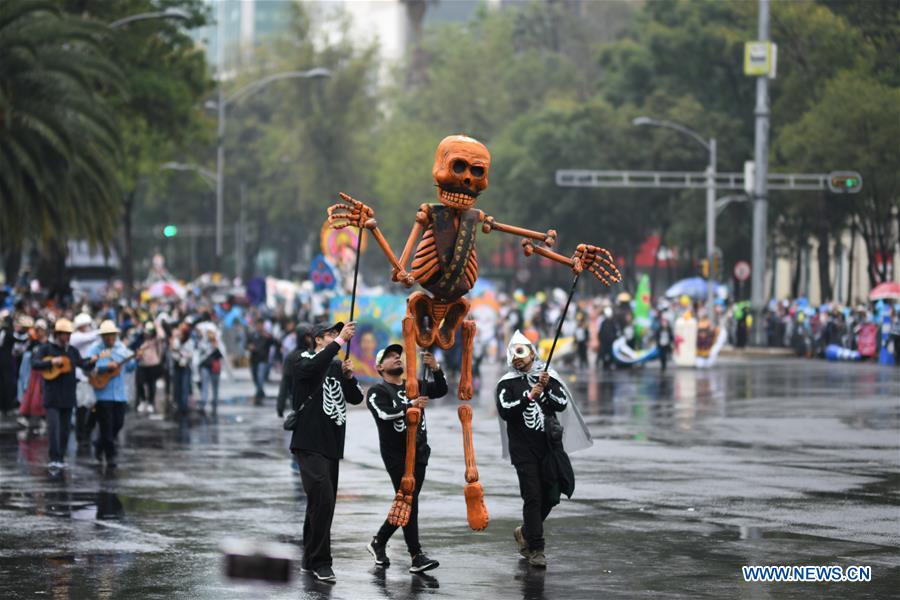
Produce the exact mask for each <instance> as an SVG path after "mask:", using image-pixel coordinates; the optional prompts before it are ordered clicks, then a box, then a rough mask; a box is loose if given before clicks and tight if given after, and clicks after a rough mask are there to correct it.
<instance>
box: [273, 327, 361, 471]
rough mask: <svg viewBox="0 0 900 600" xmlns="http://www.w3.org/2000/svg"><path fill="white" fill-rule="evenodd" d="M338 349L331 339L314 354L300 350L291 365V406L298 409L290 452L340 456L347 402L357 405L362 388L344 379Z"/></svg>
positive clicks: (331, 457) (341, 454)
mask: <svg viewBox="0 0 900 600" xmlns="http://www.w3.org/2000/svg"><path fill="white" fill-rule="evenodd" d="M340 349H341V347H340V345H339V344H338V343H337V342H331V343H330V344H328V345H327V346H325V347H324V348H322V350H320V351H319V352H317V353H312V352H302V353H300V355H299V356H298V357H297V359H296V361H295V362H294V364H293V365H291V376H292V377H293V379H294V390H293V399H292V402H293V408H294V410H297V409H298V408H299V409H300V415H299V418H298V419H297V427H296V429H294V434H293V435H292V436H291V452H293V451H295V450H304V451H308V452H316V453H318V454H321V455H323V456H324V457H326V458H330V459H332V460H339V459H341V458H344V436H345V435H346V430H347V403H350V404H359V403H361V402H362V400H363V394H362V390H361V389H360V388H359V384H358V383H357V382H356V379H355V378H352V379H347V378H346V377H344V372H343V371H342V370H341V363H340V361H339V360H336V359H335V357H336V356H337V353H338V351H339V350H340Z"/></svg>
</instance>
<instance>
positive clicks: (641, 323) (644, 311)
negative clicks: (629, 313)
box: [634, 275, 651, 338]
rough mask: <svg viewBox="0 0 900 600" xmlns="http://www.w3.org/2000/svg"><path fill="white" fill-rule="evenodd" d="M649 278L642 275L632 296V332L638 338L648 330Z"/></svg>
mask: <svg viewBox="0 0 900 600" xmlns="http://www.w3.org/2000/svg"><path fill="white" fill-rule="evenodd" d="M650 324H651V323H650V277H648V276H647V275H642V276H641V280H640V282H639V283H638V286H637V293H635V295H634V330H635V334H636V335H637V336H638V337H639V338H640V337H642V336H643V335H644V332H645V331H647V330H648V329H650Z"/></svg>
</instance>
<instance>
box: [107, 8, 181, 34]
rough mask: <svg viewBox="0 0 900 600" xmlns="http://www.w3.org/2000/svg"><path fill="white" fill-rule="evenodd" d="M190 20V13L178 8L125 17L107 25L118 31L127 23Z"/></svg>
mask: <svg viewBox="0 0 900 600" xmlns="http://www.w3.org/2000/svg"><path fill="white" fill-rule="evenodd" d="M190 18H191V13H189V12H187V11H186V10H182V9H180V8H175V7H169V8H167V9H166V10H157V11H153V12H145V13H140V14H136V15H131V16H128V17H125V18H123V19H119V20H117V21H113V22H112V23H110V24H109V26H110V27H111V28H112V29H119V28H120V27H124V26H125V25H128V24H129V23H134V22H135V21H146V20H148V19H181V20H183V21H187V20H188V19H190Z"/></svg>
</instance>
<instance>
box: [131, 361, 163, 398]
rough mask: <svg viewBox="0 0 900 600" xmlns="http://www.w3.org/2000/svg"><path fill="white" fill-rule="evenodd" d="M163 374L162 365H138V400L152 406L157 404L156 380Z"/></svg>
mask: <svg viewBox="0 0 900 600" xmlns="http://www.w3.org/2000/svg"><path fill="white" fill-rule="evenodd" d="M162 376H163V367H162V365H154V366H152V367H138V369H137V380H138V389H137V392H138V393H137V401H138V404H140V403H141V401H144V402H147V403H148V404H150V406H155V405H156V381H157V380H158V379H159V378H160V377H162Z"/></svg>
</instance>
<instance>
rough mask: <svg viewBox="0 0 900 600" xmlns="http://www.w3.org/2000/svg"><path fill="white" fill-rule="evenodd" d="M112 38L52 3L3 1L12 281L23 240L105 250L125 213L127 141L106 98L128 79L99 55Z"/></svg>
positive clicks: (1, 136) (3, 120) (0, 106)
mask: <svg viewBox="0 0 900 600" xmlns="http://www.w3.org/2000/svg"><path fill="white" fill-rule="evenodd" d="M106 31H107V30H106V29H105V28H103V27H102V26H99V25H97V24H91V23H89V22H87V21H83V20H80V19H77V18H74V17H71V16H67V15H65V14H63V13H62V12H61V11H60V10H59V9H58V7H57V5H56V4H55V3H53V2H52V1H51V0H2V2H0V243H2V247H3V250H4V252H5V254H6V257H7V259H8V258H9V257H10V256H12V257H13V260H12V261H11V262H12V263H13V264H10V262H7V263H6V265H5V266H6V267H12V266H13V265H14V269H13V272H12V273H11V272H10V269H9V268H7V280H10V279H11V278H12V277H15V275H16V272H15V271H17V270H18V264H17V263H18V262H19V261H18V260H15V257H16V256H19V257H20V256H21V250H22V247H23V244H24V243H25V241H26V240H31V241H33V242H35V243H39V244H42V245H43V247H44V248H46V249H50V248H56V249H60V248H61V247H63V246H64V245H65V242H66V240H68V239H69V238H73V237H74V238H80V239H87V240H88V241H90V242H92V243H98V244H106V243H108V242H109V240H110V239H111V238H112V236H113V235H114V234H115V232H116V227H117V225H118V221H117V216H118V211H119V210H120V208H121V201H120V194H119V190H118V185H117V178H116V169H117V165H118V161H119V159H120V140H119V135H118V131H117V129H116V125H115V116H114V114H113V111H112V110H111V109H110V107H109V106H108V105H107V103H106V102H105V101H104V100H103V98H102V97H101V92H103V91H104V90H109V89H114V88H119V87H121V84H120V82H121V75H120V73H119V72H118V70H117V69H116V67H115V65H114V64H113V63H112V62H110V61H109V60H108V59H107V58H106V57H105V56H104V54H103V52H102V50H101V46H100V45H101V43H102V42H103V38H104V36H105V35H106V33H105V32H106Z"/></svg>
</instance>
